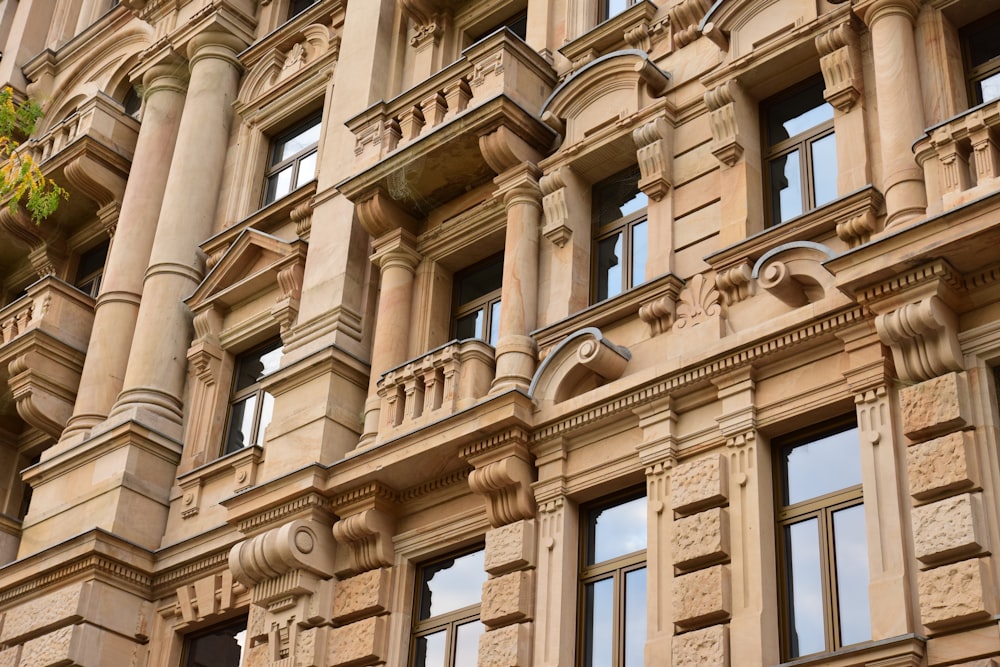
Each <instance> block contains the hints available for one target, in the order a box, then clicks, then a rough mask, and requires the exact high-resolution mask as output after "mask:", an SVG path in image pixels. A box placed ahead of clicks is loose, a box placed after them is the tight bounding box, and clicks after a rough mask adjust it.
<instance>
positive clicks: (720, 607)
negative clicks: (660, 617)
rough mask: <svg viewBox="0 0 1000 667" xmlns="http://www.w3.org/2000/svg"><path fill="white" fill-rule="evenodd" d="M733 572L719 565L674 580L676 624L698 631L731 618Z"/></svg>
mask: <svg viewBox="0 0 1000 667" xmlns="http://www.w3.org/2000/svg"><path fill="white" fill-rule="evenodd" d="M730 595H731V593H730V588H729V568H728V566H725V565H716V566H715V567H710V568H707V569H704V570H698V571H697V572H691V573H690V574H683V575H681V576H679V577H675V578H674V623H676V624H677V625H678V626H679V627H681V628H697V627H702V626H705V625H710V624H712V623H715V622H717V621H720V620H723V619H726V618H728V617H729V614H730V611H731V604H730Z"/></svg>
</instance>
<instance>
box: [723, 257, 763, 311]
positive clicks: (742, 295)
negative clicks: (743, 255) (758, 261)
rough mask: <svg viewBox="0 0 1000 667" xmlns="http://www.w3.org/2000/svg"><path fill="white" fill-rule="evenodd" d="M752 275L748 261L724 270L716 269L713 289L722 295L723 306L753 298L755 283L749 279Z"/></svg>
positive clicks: (751, 268)
mask: <svg viewBox="0 0 1000 667" xmlns="http://www.w3.org/2000/svg"><path fill="white" fill-rule="evenodd" d="M752 274H753V267H752V266H751V265H750V261H749V260H742V261H741V262H739V263H738V264H736V265H734V266H730V267H726V268H724V269H716V273H715V287H716V288H717V289H718V290H719V293H720V294H721V295H722V302H723V304H724V305H726V306H732V305H733V304H736V303H739V302H740V301H743V300H745V299H749V298H750V297H751V296H753V294H754V285H755V282H754V280H753V278H752V277H751V276H752Z"/></svg>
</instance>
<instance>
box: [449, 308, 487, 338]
mask: <svg viewBox="0 0 1000 667" xmlns="http://www.w3.org/2000/svg"><path fill="white" fill-rule="evenodd" d="M482 337H483V311H481V310H477V311H476V312H474V313H469V314H468V315H464V316H462V317H460V318H458V321H457V322H456V323H455V338H457V339H459V340H465V339H466V338H482Z"/></svg>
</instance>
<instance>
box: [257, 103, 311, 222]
mask: <svg viewBox="0 0 1000 667" xmlns="http://www.w3.org/2000/svg"><path fill="white" fill-rule="evenodd" d="M319 129H320V117H319V115H316V116H313V117H311V118H309V120H307V121H305V122H303V123H300V124H299V125H298V126H296V127H295V128H294V129H292V130H291V131H289V132H286V133H285V134H283V135H281V136H280V137H278V138H277V139H275V140H274V143H273V144H272V146H271V161H270V166H269V167H268V170H267V186H266V187H265V188H264V204H270V203H271V202H275V201H277V200H279V199H281V198H282V197H284V196H285V195H287V194H288V193H289V192H291V191H292V190H295V189H296V188H299V187H301V186H303V185H305V184H306V183H308V182H309V181H311V180H312V179H313V178H315V177H316V148H317V146H318V145H319Z"/></svg>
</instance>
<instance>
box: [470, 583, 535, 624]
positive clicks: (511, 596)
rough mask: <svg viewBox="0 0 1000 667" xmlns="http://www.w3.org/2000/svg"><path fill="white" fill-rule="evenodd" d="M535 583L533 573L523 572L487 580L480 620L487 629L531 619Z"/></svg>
mask: <svg viewBox="0 0 1000 667" xmlns="http://www.w3.org/2000/svg"><path fill="white" fill-rule="evenodd" d="M533 582H534V576H533V572H532V571H523V570H522V571H521V572H511V573H510V574H505V575H503V576H500V577H494V578H492V579H487V580H486V581H485V582H483V603H482V607H481V611H480V613H479V620H481V621H482V622H483V623H484V624H485V625H486V626H487V627H490V628H496V627H500V626H501V625H507V624H509V623H514V622H516V621H521V620H524V619H526V618H528V617H530V616H531V606H532V602H533V599H534V598H533V594H534V590H535V587H534V583H533Z"/></svg>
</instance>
